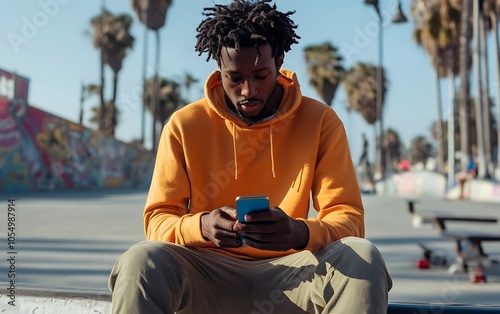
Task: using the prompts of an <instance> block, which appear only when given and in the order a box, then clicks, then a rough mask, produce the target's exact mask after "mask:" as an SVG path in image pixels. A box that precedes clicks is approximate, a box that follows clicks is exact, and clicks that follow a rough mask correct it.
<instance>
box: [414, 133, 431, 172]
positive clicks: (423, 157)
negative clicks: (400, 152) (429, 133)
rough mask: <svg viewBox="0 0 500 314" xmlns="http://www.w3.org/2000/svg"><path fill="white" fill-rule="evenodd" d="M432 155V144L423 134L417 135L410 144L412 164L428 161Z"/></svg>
mask: <svg viewBox="0 0 500 314" xmlns="http://www.w3.org/2000/svg"><path fill="white" fill-rule="evenodd" d="M431 156H432V144H431V143H430V142H429V141H428V140H427V139H426V138H425V137H424V136H422V135H419V136H417V137H415V138H414V139H413V140H412V141H411V144H410V161H411V163H412V164H415V163H419V162H421V163H423V164H424V166H425V165H426V163H427V160H428V159H429V157H431Z"/></svg>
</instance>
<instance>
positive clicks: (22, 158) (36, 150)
mask: <svg viewBox="0 0 500 314" xmlns="http://www.w3.org/2000/svg"><path fill="white" fill-rule="evenodd" d="M27 92H28V80H27V79H25V78H22V77H19V76H16V75H14V74H11V73H8V72H5V71H2V70H0V192H1V191H9V192H12V191H30V190H62V189H84V188H107V187H109V188H125V187H141V186H146V185H147V184H149V181H150V178H151V171H152V164H153V162H152V156H151V154H150V153H149V151H146V150H144V149H142V148H140V147H137V146H134V145H132V144H127V143H123V142H120V141H118V140H115V139H113V138H110V137H106V136H103V135H102V134H101V133H100V132H97V131H94V130H90V129H88V128H84V127H82V126H81V125H79V124H76V123H73V122H70V121H67V120H64V119H61V118H59V117H56V116H54V115H51V114H49V113H47V112H44V111H42V110H39V109H37V108H35V107H32V106H28V104H27Z"/></svg>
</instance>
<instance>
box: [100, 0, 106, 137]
mask: <svg viewBox="0 0 500 314" xmlns="http://www.w3.org/2000/svg"><path fill="white" fill-rule="evenodd" d="M103 24H104V1H103V4H102V8H101V24H100V26H99V27H100V28H101V36H103V30H102V29H103ZM100 48H101V64H100V66H101V67H100V71H101V90H100V91H99V98H100V101H101V104H100V112H99V114H100V116H99V117H100V118H99V119H100V121H99V131H101V132H103V133H106V131H105V123H106V122H105V119H106V118H105V117H106V106H105V101H104V47H103V43H102V37H101V47H100Z"/></svg>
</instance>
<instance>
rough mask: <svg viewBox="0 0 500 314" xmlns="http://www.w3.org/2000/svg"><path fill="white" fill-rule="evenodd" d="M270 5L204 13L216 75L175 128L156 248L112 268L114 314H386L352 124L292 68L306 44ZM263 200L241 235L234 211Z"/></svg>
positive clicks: (155, 195)
mask: <svg viewBox="0 0 500 314" xmlns="http://www.w3.org/2000/svg"><path fill="white" fill-rule="evenodd" d="M269 2H270V1H268V0H264V1H246V0H235V1H233V2H231V3H230V4H228V5H220V4H216V5H214V6H213V7H208V8H205V9H204V15H205V19H204V20H203V21H202V22H201V24H200V25H199V26H198V28H197V32H198V34H197V36H196V37H197V43H196V46H195V49H196V51H197V52H199V54H200V55H201V54H202V53H207V54H208V57H207V61H208V60H210V59H214V60H215V62H216V65H217V70H215V71H214V72H213V73H212V74H210V75H209V76H208V78H207V80H206V83H205V97H204V98H203V99H200V100H198V101H195V102H194V103H191V104H189V105H187V106H185V107H184V108H182V109H180V110H178V111H176V112H175V113H174V114H173V115H172V117H171V119H170V120H169V121H168V123H167V124H166V125H165V126H164V128H163V131H162V135H161V139H160V143H159V147H158V153H157V159H156V164H155V169H154V173H153V178H152V181H151V186H150V190H149V194H148V198H147V201H146V205H145V209H144V225H145V233H146V238H147V240H148V241H145V242H141V243H139V244H137V245H135V246H133V247H131V248H130V249H129V250H128V251H127V252H125V253H124V254H123V255H122V256H121V257H120V258H119V259H118V260H117V262H116V264H115V266H114V267H113V270H112V272H111V276H110V281H109V286H110V290H111V291H112V308H113V313H148V314H155V313H174V312H175V313H287V314H288V313H386V311H387V303H388V291H389V290H390V288H391V286H392V281H391V278H390V275H389V273H388V271H387V268H386V265H385V263H384V260H383V258H382V256H381V254H380V252H379V251H378V250H377V248H376V247H375V246H374V245H373V244H372V243H371V242H370V241H368V240H366V239H363V238H364V235H365V226H364V208H363V203H362V200H361V194H360V190H359V186H358V183H357V180H356V176H355V172H354V167H353V163H352V159H351V155H350V152H349V148H348V143H347V138H346V134H345V130H344V127H343V124H342V122H341V121H340V119H339V117H338V116H337V114H336V113H335V112H334V110H332V109H331V108H330V107H329V106H327V105H325V104H323V103H320V102H319V101H316V100H313V99H311V98H308V97H305V96H303V95H302V93H301V89H300V84H299V82H298V80H297V76H296V74H295V73H294V72H293V71H290V70H287V69H284V68H282V65H283V64H284V58H285V53H286V52H288V51H289V50H290V47H291V46H292V45H293V44H296V43H298V40H299V39H300V37H299V36H298V35H297V34H296V32H295V30H296V28H297V25H296V24H295V23H294V22H293V20H292V19H291V16H292V15H293V13H294V12H281V11H279V10H278V9H277V7H276V4H270V3H269ZM260 194H264V195H267V196H268V197H269V203H270V206H269V208H268V210H264V211H258V212H253V213H250V214H247V215H246V216H245V222H238V221H237V209H236V208H235V207H236V203H235V198H236V197H238V196H243V195H260ZM311 207H312V208H314V210H315V215H312V216H314V217H311V216H309V210H310V208H311Z"/></svg>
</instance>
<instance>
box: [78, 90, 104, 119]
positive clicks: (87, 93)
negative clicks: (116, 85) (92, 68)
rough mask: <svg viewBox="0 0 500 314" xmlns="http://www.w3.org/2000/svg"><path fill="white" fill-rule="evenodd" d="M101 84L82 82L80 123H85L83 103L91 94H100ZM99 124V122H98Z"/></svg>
mask: <svg viewBox="0 0 500 314" xmlns="http://www.w3.org/2000/svg"><path fill="white" fill-rule="evenodd" d="M100 93H101V86H99V85H96V84H87V85H85V84H82V89H81V95H80V119H79V121H80V123H79V124H80V125H83V103H84V102H85V101H86V100H87V99H88V98H89V97H91V96H94V95H100ZM97 125H98V126H99V123H97Z"/></svg>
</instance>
